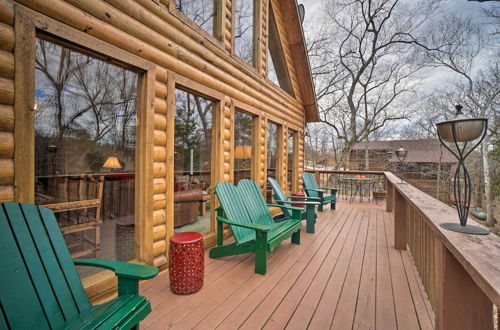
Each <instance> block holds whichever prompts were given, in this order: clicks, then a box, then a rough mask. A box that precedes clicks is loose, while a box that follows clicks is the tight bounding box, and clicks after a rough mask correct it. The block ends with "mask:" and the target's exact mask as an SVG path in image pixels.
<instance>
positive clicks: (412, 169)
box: [348, 139, 457, 202]
mask: <svg viewBox="0 0 500 330" xmlns="http://www.w3.org/2000/svg"><path fill="white" fill-rule="evenodd" d="M401 146H402V147H403V148H404V149H406V150H408V155H407V157H406V159H405V160H404V162H403V164H402V165H401V166H400V165H399V160H398V159H397V157H396V156H395V155H394V151H395V150H397V149H399V148H400V147H401ZM367 154H368V157H366V155H367ZM456 163H457V160H456V158H455V157H454V156H453V155H452V154H451V153H450V152H449V151H448V150H446V149H445V148H444V147H442V146H441V143H440V142H439V140H437V139H427V140H392V141H370V142H359V143H356V144H355V145H354V147H353V149H352V151H351V153H350V157H349V162H348V168H349V169H351V170H370V171H393V172H394V173H396V174H397V175H398V176H401V177H402V178H404V180H406V181H408V182H410V183H412V184H413V185H415V186H416V187H417V188H419V189H421V190H423V191H425V192H426V193H428V194H430V195H432V196H433V197H437V198H439V199H441V200H443V201H445V202H449V201H450V197H451V196H450V192H452V190H451V181H450V178H451V175H452V174H453V173H454V172H453V168H454V165H455V164H456Z"/></svg>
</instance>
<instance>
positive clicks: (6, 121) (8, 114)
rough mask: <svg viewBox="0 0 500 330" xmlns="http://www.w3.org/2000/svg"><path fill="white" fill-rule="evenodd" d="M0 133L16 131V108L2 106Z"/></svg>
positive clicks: (0, 107)
mask: <svg viewBox="0 0 500 330" xmlns="http://www.w3.org/2000/svg"><path fill="white" fill-rule="evenodd" d="M0 131H7V132H13V131H14V107H13V106H12V105H5V104H0Z"/></svg>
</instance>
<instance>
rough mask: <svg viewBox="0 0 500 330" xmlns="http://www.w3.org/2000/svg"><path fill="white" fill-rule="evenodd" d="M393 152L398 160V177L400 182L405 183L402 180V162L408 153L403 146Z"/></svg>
mask: <svg viewBox="0 0 500 330" xmlns="http://www.w3.org/2000/svg"><path fill="white" fill-rule="evenodd" d="M394 154H395V155H396V158H397V159H398V160H399V170H400V172H401V173H400V174H399V175H400V177H399V178H400V179H401V182H400V183H403V184H404V183H406V182H404V181H403V177H402V174H403V162H404V161H405V159H406V156H407V155H408V150H406V149H405V148H403V146H401V147H400V148H399V149H398V150H396V151H394Z"/></svg>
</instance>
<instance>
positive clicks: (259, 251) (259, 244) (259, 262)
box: [255, 231, 267, 275]
mask: <svg viewBox="0 0 500 330" xmlns="http://www.w3.org/2000/svg"><path fill="white" fill-rule="evenodd" d="M255 234H256V240H255V272H256V273H257V274H260V275H265V274H266V272H267V232H262V231H257V232H256V233H255Z"/></svg>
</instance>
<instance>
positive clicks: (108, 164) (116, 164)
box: [102, 156, 122, 172]
mask: <svg viewBox="0 0 500 330" xmlns="http://www.w3.org/2000/svg"><path fill="white" fill-rule="evenodd" d="M102 167H103V168H110V169H111V172H115V171H116V170H117V169H120V168H122V165H121V164H120V161H119V160H118V157H116V156H109V157H108V159H106V161H105V162H104V164H103V165H102Z"/></svg>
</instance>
